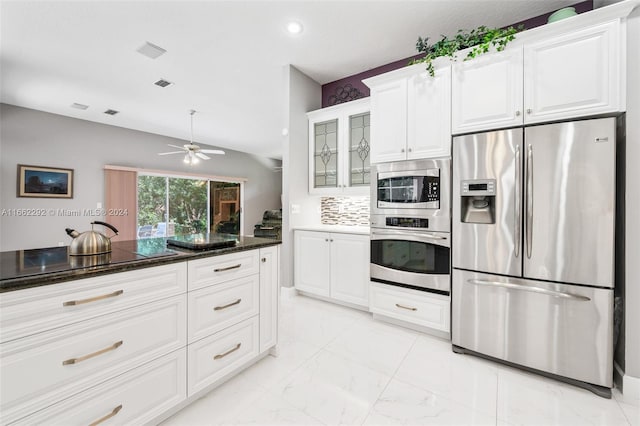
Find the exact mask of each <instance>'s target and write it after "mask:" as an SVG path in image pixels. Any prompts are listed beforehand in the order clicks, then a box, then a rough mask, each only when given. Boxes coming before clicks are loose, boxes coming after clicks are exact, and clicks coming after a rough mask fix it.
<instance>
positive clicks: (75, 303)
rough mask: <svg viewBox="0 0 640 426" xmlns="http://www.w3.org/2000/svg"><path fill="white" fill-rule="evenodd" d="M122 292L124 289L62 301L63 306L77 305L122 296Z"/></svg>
mask: <svg viewBox="0 0 640 426" xmlns="http://www.w3.org/2000/svg"><path fill="white" fill-rule="evenodd" d="M122 293H124V290H118V291H114V292H113V293H109V294H103V295H102V296H96V297H90V298H88V299H82V300H69V301H68V302H64V303H62V306H75V305H82V304H84V303H91V302H97V301H98V300H102V299H108V298H110V297H116V296H120V295H121V294H122Z"/></svg>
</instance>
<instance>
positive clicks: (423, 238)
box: [371, 230, 450, 247]
mask: <svg viewBox="0 0 640 426" xmlns="http://www.w3.org/2000/svg"><path fill="white" fill-rule="evenodd" d="M390 237H397V238H398V239H402V240H407V241H416V242H419V243H425V242H429V243H432V244H435V245H439V246H444V247H449V244H450V243H449V237H448V234H447V236H444V235H436V234H430V233H424V232H409V231H398V230H376V231H371V239H372V240H388V239H390Z"/></svg>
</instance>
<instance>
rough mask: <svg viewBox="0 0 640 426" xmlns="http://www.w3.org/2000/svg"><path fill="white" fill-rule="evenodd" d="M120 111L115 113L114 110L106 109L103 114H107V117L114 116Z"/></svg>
mask: <svg viewBox="0 0 640 426" xmlns="http://www.w3.org/2000/svg"><path fill="white" fill-rule="evenodd" d="M119 112H120V111H116V110H115V109H108V110H106V111H105V112H104V113H105V114H109V115H116V114H117V113H119Z"/></svg>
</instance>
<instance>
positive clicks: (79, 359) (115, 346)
mask: <svg viewBox="0 0 640 426" xmlns="http://www.w3.org/2000/svg"><path fill="white" fill-rule="evenodd" d="M122 343H123V341H122V340H120V341H119V342H115V343H114V344H113V345H111V346H109V347H108V348H104V349H100V350H99V351H97V352H94V353H91V354H89V355H84V356H81V357H78V358H70V359H68V360H66V361H62V365H70V364H77V363H79V362H81V361H85V360H87V359H89V358H93V357H94V356H98V355H102V354H104V353H107V352H110V351H113V350H115V349H118V348H119V347H120V346H122Z"/></svg>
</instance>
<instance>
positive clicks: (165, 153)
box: [158, 150, 184, 155]
mask: <svg viewBox="0 0 640 426" xmlns="http://www.w3.org/2000/svg"><path fill="white" fill-rule="evenodd" d="M169 154H184V150H182V151H171V152H159V153H158V155H169Z"/></svg>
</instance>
